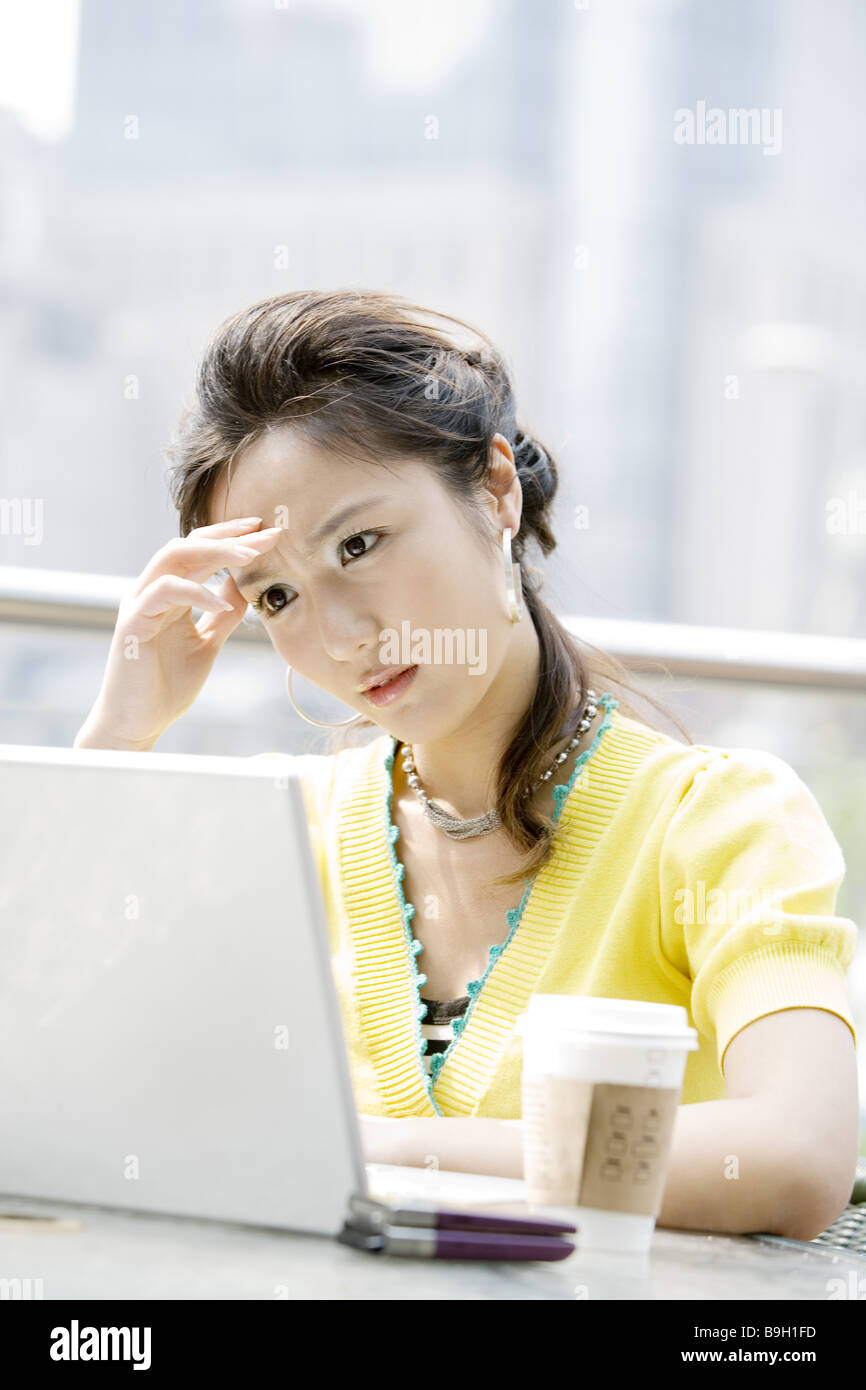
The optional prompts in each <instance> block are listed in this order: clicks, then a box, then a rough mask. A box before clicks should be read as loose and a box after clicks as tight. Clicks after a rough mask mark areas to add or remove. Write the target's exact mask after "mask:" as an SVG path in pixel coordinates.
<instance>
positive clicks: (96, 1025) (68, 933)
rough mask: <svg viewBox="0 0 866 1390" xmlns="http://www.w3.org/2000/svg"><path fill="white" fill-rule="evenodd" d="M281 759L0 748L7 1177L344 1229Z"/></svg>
mask: <svg viewBox="0 0 866 1390" xmlns="http://www.w3.org/2000/svg"><path fill="white" fill-rule="evenodd" d="M291 766H292V759H291V757H290V756H287V757H286V759H285V760H278V761H276V762H275V761H271V760H262V761H259V760H258V759H256V758H252V759H243V758H230V757H219V756H199V755H191V754H171V753H141V754H129V753H121V752H115V751H113V750H97V749H72V748H55V747H39V746H27V745H9V744H5V745H4V744H0V865H2V872H0V1192H2V1193H7V1194H15V1195H22V1196H30V1197H41V1198H55V1199H66V1200H68V1201H73V1202H87V1203H96V1204H99V1205H104V1206H116V1207H124V1208H136V1209H141V1210H148V1211H160V1212H165V1213H175V1214H182V1215H188V1216H196V1217H207V1218H213V1219H218V1220H230V1221H240V1222H245V1223H252V1224H262V1225H267V1226H277V1227H284V1228H287V1229H291V1230H297V1231H308V1232H315V1233H320V1234H330V1235H336V1234H337V1232H338V1231H339V1229H340V1227H341V1225H342V1222H343V1219H344V1217H345V1214H346V1204H347V1199H348V1196H349V1194H350V1192H353V1191H356V1192H364V1191H366V1190H367V1188H366V1171H365V1164H364V1156H363V1150H362V1146H361V1136H360V1131H359V1126H358V1120H357V1114H356V1110H355V1102H354V1095H353V1090H352V1083H351V1076H350V1070H349V1062H348V1055H347V1051H346V1044H345V1038H344V1034H343V1028H342V1021H341V1017H340V1010H339V1003H338V1000H337V996H336V993H335V989H334V984H333V979H332V975H331V966H330V951H329V938H328V928H327V920H326V916H325V907H324V901H323V898H322V892H321V884H320V882H319V878H318V873H317V871H316V867H315V863H314V859H313V855H312V848H311V843H310V838H309V828H308V825H307V819H306V813H305V808H304V799H303V789H302V786H301V783H300V779H299V776H298V774H297V773H293V772H292V770H291Z"/></svg>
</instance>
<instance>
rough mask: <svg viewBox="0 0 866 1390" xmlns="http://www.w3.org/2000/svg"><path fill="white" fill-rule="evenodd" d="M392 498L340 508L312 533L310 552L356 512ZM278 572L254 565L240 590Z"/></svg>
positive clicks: (370, 499) (380, 495)
mask: <svg viewBox="0 0 866 1390" xmlns="http://www.w3.org/2000/svg"><path fill="white" fill-rule="evenodd" d="M390 501H391V498H390V497H389V496H388V495H387V494H386V493H377V494H376V496H375V497H365V498H363V499H362V501H360V502H358V501H355V502H350V503H349V504H348V505H347V506H345V507H340V508H339V510H338V511H336V512H332V514H331V515H330V516H329V517H328V519H327V521H323V522H321V524H320V525H319V526H317V527H316V528H315V530H313V531H311V532H310V550H311V551H312V550H315V548H316V546H317V545H318V544H319V542H320V541H323V540H324V539H325V538H326V537H327V536H330V535H331V534H332V532H334V531H337V530H339V528H340V527H341V526H342V525H343V523H344V522H345V521H348V519H349V517H351V516H354V515H355V513H356V512H360V511H365V510H366V509H367V507H378V505H379V503H380V502H390ZM275 573H276V570H274V569H273V568H272V566H270V565H254V566H253V568H252V569H245V570H244V572H243V574H242V575H241V577H240V583H239V584H238V586H237V587H238V589H239V590H241V591H243V590H244V589H247V588H249V587H250V585H252V584H255V583H257V582H258V581H259V580H261V579H266V578H267V576H268V575H269V574H275Z"/></svg>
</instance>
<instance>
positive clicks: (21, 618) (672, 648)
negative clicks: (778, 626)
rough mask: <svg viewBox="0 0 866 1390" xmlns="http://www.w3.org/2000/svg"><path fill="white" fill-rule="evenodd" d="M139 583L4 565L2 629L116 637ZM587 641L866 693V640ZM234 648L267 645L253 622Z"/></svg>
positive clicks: (616, 625) (643, 658)
mask: <svg viewBox="0 0 866 1390" xmlns="http://www.w3.org/2000/svg"><path fill="white" fill-rule="evenodd" d="M134 582H135V581H134V580H133V579H131V578H128V577H123V576H118V575H107V574H81V573H77V572H75V571H72V570H40V569H28V568H24V567H21V566H12V565H6V566H0V623H18V624H22V625H26V626H28V627H33V626H41V627H47V628H61V629H63V630H64V631H67V632H68V631H69V630H70V629H75V630H87V629H96V630H103V631H105V630H107V631H112V630H113V628H114V625H115V623H116V621H117V610H118V605H119V604H120V601H121V599H122V598H123V597H124V595H125V594H126V593H127V592H128V590H129V588H130V587H131V585H132V584H133V583H134ZM560 620H561V621H562V623H563V624H564V625H565V627H567V628H568V629H569V631H570V632H573V633H574V635H575V636H576V637H578V638H580V640H581V641H582V642H585V643H587V644H588V645H590V646H592V647H598V648H599V649H600V650H602V651H605V652H609V653H610V654H611V655H612V656H615V657H617V658H618V659H619V660H620V661H622V663H623V664H624V665H625V666H627V667H629V668H630V669H631V670H633V671H636V672H646V673H656V674H658V673H659V671H660V669H663V670H665V671H667V672H669V673H670V674H671V675H675V676H696V677H707V678H711V679H713V680H735V681H756V682H766V683H770V684H778V685H802V686H813V687H824V688H830V689H833V690H866V640H864V639H863V638H859V637H822V636H816V635H815V634H813V633H799V632H796V633H795V632H764V631H759V630H754V629H750V628H727V627H699V626H693V625H690V624H686V623H656V622H645V621H642V620H638V621H633V620H629V619H621V618H592V617H582V616H577V615H571V614H568V615H565V614H561V615H560ZM231 640H232V641H234V640H240V641H246V642H267V641H268V637H267V635H266V633H265V630H264V627H263V626H262V624H261V623H260V622H259V621H258V619H256V618H250V617H248V618H247V619H245V620H244V621H243V622H242V623H240V624H239V625H238V627H237V628H236V630H235V632H233V633H232V638H231Z"/></svg>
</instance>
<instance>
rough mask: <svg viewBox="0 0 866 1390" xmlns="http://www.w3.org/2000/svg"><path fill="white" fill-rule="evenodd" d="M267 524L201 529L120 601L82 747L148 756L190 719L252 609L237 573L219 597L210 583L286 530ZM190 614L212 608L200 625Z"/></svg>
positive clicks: (79, 741) (165, 553)
mask: <svg viewBox="0 0 866 1390" xmlns="http://www.w3.org/2000/svg"><path fill="white" fill-rule="evenodd" d="M260 526H261V518H260V517H243V518H241V519H239V520H235V521H220V522H217V523H216V524H215V525H213V526H199V527H198V528H197V529H196V530H194V531H191V532H190V534H189V535H188V536H178V537H176V538H175V539H173V540H170V541H168V542H167V544H166V545H164V546H163V547H162V549H161V550H158V551H157V552H156V554H155V555H154V556H153V558H152V559H151V560H150V562H149V564H148V565H147V566H146V567H145V569H144V570H143V571H142V573H141V574H140V575H139V577H138V579H137V580H136V582H135V585H134V586H133V589H132V591H131V593H130V594H128V595H127V596H126V597H125V598H124V599H123V600H122V601H121V604H120V607H119V609H118V614H117V624H116V626H115V629H114V635H113V637H112V641H111V648H110V650H109V654H108V661H107V663H106V668H105V675H104V677H103V682H102V687H101V689H100V691H99V695H98V696H97V699H96V702H95V704H94V706H93V708H92V710H91V711H90V714H89V715H88V717H87V720H86V721H85V724H84V726H83V727H82V728H81V729H80V730H79V733H78V736H77V737H76V740H75V745H74V746H75V747H97V748H107V747H111V748H120V749H129V750H132V751H150V749H151V748H152V747H153V745H154V744H155V743H156V741H157V739H158V738H160V737H161V735H162V734H163V733H165V730H166V729H167V728H168V727H169V726H170V725H171V724H173V723H174V722H175V720H177V719H179V718H180V717H181V715H182V714H185V713H186V711H187V710H188V709H189V708H190V706H191V705H192V704H193V702H194V701H195V699H196V697H197V695H198V694H199V691H200V690H201V688H202V686H203V685H204V683H205V681H206V680H207V677H208V674H209V672H210V669H211V667H212V666H213V664H214V661H215V660H216V657H217V655H218V653H219V651H220V649H221V648H222V645H223V643H224V642H225V640H226V638H227V637H228V636H229V635H230V633H232V632H233V631H234V629H235V628H236V627H237V625H238V623H239V622H240V621H241V620H242V618H243V616H244V614H245V613H246V610H247V600H246V599H245V598H244V597H243V595H242V594H241V593H240V591H239V590H238V588H237V586H236V585H235V582H234V580H233V579H232V577H231V575H227V576H226V578H225V580H224V582H223V584H222V586H221V588H220V589H219V591H218V595H217V594H215V593H214V591H213V590H211V589H208V588H207V587H206V586H205V584H204V583H203V581H204V580H206V579H209V578H210V577H211V575H212V574H215V573H216V571H217V570H219V569H223V568H226V567H228V566H229V565H231V566H232V567H233V568H239V567H241V566H243V565H246V564H248V563H249V562H250V560H252V559H253V558H254V557H255V556H258V555H263V554H264V553H265V552H266V551H267V550H269V549H270V548H271V546H272V545H273V544H274V542H275V540H276V539H277V537H278V536H279V535H280V531H281V528H280V527H279V526H274V527H270V528H268V529H267V530H259V529H258V528H259V527H260ZM193 607H195V608H201V609H203V610H206V611H204V612H203V613H202V616H201V618H200V619H199V621H198V623H194V622H193V620H192V609H193Z"/></svg>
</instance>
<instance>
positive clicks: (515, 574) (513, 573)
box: [502, 526, 523, 623]
mask: <svg viewBox="0 0 866 1390" xmlns="http://www.w3.org/2000/svg"><path fill="white" fill-rule="evenodd" d="M502 559H503V562H504V564H505V591H506V594H507V596H508V616H509V618H510V619H511V621H512V622H513V623H519V622H520V620H521V618H522V617H523V585H522V583H521V579H520V566H519V565H514V564H512V562H511V527H510V526H506V527H505V530H504V531H503V532H502Z"/></svg>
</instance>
